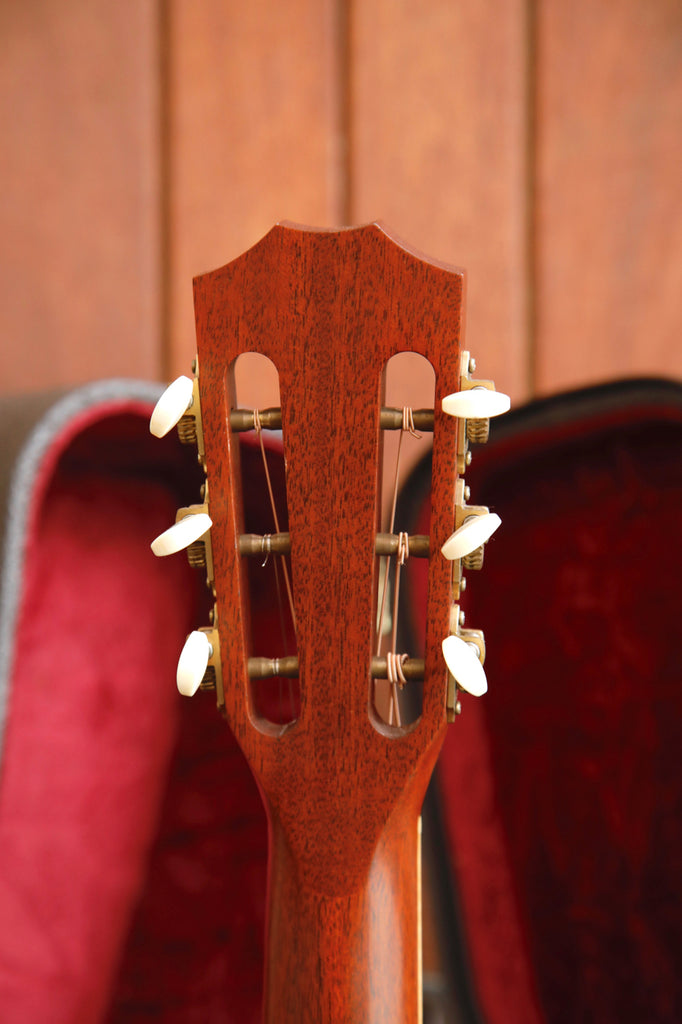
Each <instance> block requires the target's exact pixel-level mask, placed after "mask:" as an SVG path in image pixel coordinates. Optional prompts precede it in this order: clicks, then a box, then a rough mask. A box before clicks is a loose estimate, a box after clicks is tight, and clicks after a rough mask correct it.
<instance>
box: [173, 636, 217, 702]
mask: <svg viewBox="0 0 682 1024" xmlns="http://www.w3.org/2000/svg"><path fill="white" fill-rule="evenodd" d="M211 654H212V651H211V645H210V643H209V641H208V637H207V636H206V634H205V633H202V632H201V631H200V630H198V629H197V630H195V631H194V632H193V633H190V635H189V636H188V637H187V639H186V640H185V646H184V647H183V648H182V652H181V654H180V658H179V660H178V671H177V676H176V679H177V684H178V690H179V691H180V693H181V694H182V695H183V697H193V696H194V694H195V693H196V692H197V690H198V689H199V687H200V686H201V680H202V679H203V678H204V675H205V674H206V666H207V665H208V659H209V658H210V657H211Z"/></svg>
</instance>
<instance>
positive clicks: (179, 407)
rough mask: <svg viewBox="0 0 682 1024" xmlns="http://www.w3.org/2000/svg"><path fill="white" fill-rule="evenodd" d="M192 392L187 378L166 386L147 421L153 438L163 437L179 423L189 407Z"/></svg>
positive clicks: (190, 382)
mask: <svg viewBox="0 0 682 1024" xmlns="http://www.w3.org/2000/svg"><path fill="white" fill-rule="evenodd" d="M193 390H194V384H193V382H192V381H191V380H190V378H189V377H178V378H177V379H176V380H174V381H173V383H172V384H169V385H168V387H167V388H166V390H165V391H164V393H163V394H162V395H161V398H160V399H159V400H158V402H157V403H156V405H155V406H154V412H153V413H152V415H151V419H150V420H149V431H150V433H152V434H153V435H154V437H164V436H165V435H166V434H167V433H168V431H169V430H170V429H171V428H172V427H174V426H175V425H176V424H177V423H179V421H180V420H181V419H182V417H183V416H184V415H185V413H186V412H187V410H188V409H189V407H190V405H191V402H192V392H193Z"/></svg>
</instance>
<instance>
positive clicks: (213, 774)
mask: <svg viewBox="0 0 682 1024" xmlns="http://www.w3.org/2000/svg"><path fill="white" fill-rule="evenodd" d="M159 393H160V389H159V388H157V387H156V386H151V385H148V384H140V383H136V382H131V381H107V382H102V383H98V384H94V385H89V386H87V387H84V388H82V389H80V390H78V391H76V392H73V393H71V394H68V395H66V396H62V397H61V398H58V399H57V398H56V397H55V396H49V397H48V398H33V399H18V398H17V399H6V400H5V401H4V402H3V403H2V408H0V432H1V433H2V438H3V446H2V451H3V453H4V462H5V467H4V468H5V472H3V473H0V479H1V480H2V484H1V485H0V486H1V490H0V499H2V502H3V506H4V508H5V510H6V512H7V515H6V530H5V546H4V557H3V588H2V605H1V611H0V630H1V632H0V640H1V646H0V1020H2V1021H3V1024H45V1022H50V1024H95V1022H97V1024H99V1022H102V1021H110V1022H119V1021H120V1022H123V1021H125V1022H135V1021H143V1020H144V1021H148V1020H150V1019H153V1020H157V1021H163V1022H164V1024H176V1022H177V1024H180V1022H182V1024H190V1022H194V1021H201V1022H202V1024H210V1022H216V1024H217V1022H221V1024H222V1022H225V1024H251V1022H253V1024H256V1022H257V1021H259V1019H260V1000H261V986H262V979H261V975H262V964H263V927H264V912H265V911H264V908H265V873H266V862H267V827H266V822H265V817H264V813H263V810H262V805H261V801H260V797H259V794H258V791H257V789H256V786H255V783H254V781H253V779H252V776H251V773H250V771H249V769H248V767H247V765H246V763H245V761H244V759H243V757H242V756H241V753H240V751H239V750H238V748H237V746H236V743H235V742H234V740H232V738H231V735H230V734H229V731H228V730H227V729H226V727H225V724H224V722H223V720H222V718H221V717H220V715H219V714H218V713H217V711H216V707H215V696H214V695H213V694H212V693H203V692H200V693H198V694H197V695H196V696H195V697H194V698H193V699H192V700H191V701H189V700H186V699H183V698H181V697H180V696H179V694H178V693H177V690H176V687H175V666H176V662H177V657H178V653H179V651H180V650H181V648H182V644H183V642H184V638H185V636H186V634H187V633H188V632H189V631H190V630H191V629H193V628H195V627H196V626H198V625H201V624H207V615H208V601H207V590H206V588H205V586H204V585H203V583H202V580H201V577H200V574H199V573H197V571H196V570H193V569H191V568H190V567H189V565H188V564H187V559H186V558H185V557H183V556H182V555H180V556H176V557H174V558H164V559H156V558H154V556H153V555H152V554H151V552H150V549H149V543H150V541H151V540H152V539H153V538H154V537H155V536H156V535H157V534H159V533H160V532H161V531H162V530H164V529H165V528H166V527H167V526H169V525H170V524H171V523H172V522H173V521H174V518H175V511H176V509H177V508H178V507H179V506H181V505H186V504H188V503H191V502H192V501H196V500H198V492H199V486H200V475H199V472H198V467H197V464H196V449H191V448H186V447H183V446H181V445H180V444H179V442H178V441H177V438H176V436H175V431H173V433H172V436H169V437H167V438H165V439H164V440H163V441H159V440H157V439H156V438H152V437H150V435H149V430H148V420H149V413H150V411H151V409H152V407H153V404H154V402H155V400H156V398H157V397H158V395H159ZM252 456H253V457H252ZM242 466H243V474H244V479H245V495H246V497H245V504H246V506H247V508H246V512H247V515H251V516H252V519H253V521H254V522H255V523H256V524H258V517H259V515H260V516H261V517H262V512H261V510H262V509H266V510H267V508H268V507H269V506H268V504H267V493H266V490H265V483H264V482H263V472H262V465H261V464H260V454H259V453H257V452H256V451H255V450H253V452H251V453H250V452H249V451H248V449H245V451H244V454H243V458H242ZM271 474H272V476H273V481H274V485H275V487H276V488H278V489H280V490H282V489H283V473H282V470H281V467H280V468H279V469H278V467H277V465H275V466H273V467H272V468H271ZM261 525H263V524H261ZM262 532H265V529H263V530H262ZM255 600H256V602H257V603H258V602H260V603H261V604H262V605H263V606H264V609H265V612H266V613H267V612H268V611H269V608H270V605H272V603H273V602H272V598H271V597H269V596H268V595H264V594H261V593H258V592H256V594H255ZM266 621H267V620H266Z"/></svg>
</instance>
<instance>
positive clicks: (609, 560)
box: [0, 381, 682, 1024]
mask: <svg viewBox="0 0 682 1024" xmlns="http://www.w3.org/2000/svg"><path fill="white" fill-rule="evenodd" d="M158 393H159V392H158V389H156V388H155V387H153V386H151V385H147V384H139V383H135V382H131V381H113V382H102V383H99V384H95V385H89V386H87V387H85V388H82V389H79V390H78V391H76V392H73V393H71V394H69V395H66V396H62V397H59V398H56V397H55V396H50V397H49V398H48V399H44V398H41V399H32V400H30V401H29V400H19V399H11V400H5V401H4V403H3V404H2V408H0V431H1V433H2V437H3V447H2V451H3V456H4V461H5V469H6V472H4V473H0V501H2V503H3V506H4V507H5V508H6V510H7V515H6V531H5V547H4V556H3V583H2V604H1V606H0V864H1V867H0V1019H1V1020H2V1021H3V1022H6V1024H44V1022H46V1021H49V1022H50V1024H95V1022H101V1021H106V1022H110V1024H119V1022H121V1024H122V1022H126V1024H129V1022H133V1024H135V1022H141V1021H149V1020H157V1021H163V1022H164V1024H194V1022H199V1021H201V1024H251V1022H253V1024H257V1022H258V1021H259V1019H260V1000H261V984H262V982H261V977H262V960H263V926H264V912H265V910H264V908H265V877H266V860H267V828H266V822H265V818H264V814H263V811H262V807H261V802H260V797H259V795H258V792H257V788H256V786H255V783H254V782H253V779H252V777H251V774H250V772H249V770H248V767H247V766H246V763H245V761H244V759H243V758H242V756H241V754H240V752H239V750H238V748H237V746H236V744H235V743H234V741H233V740H232V739H231V737H230V734H229V732H228V731H227V730H226V728H225V726H224V723H223V721H222V720H221V718H220V716H219V715H218V714H217V713H216V709H215V700H214V697H213V695H212V694H211V693H203V692H200V693H198V694H197V695H196V696H195V697H194V698H192V700H191V701H188V700H185V699H182V698H180V697H179V695H178V694H177V691H176V689H175V685H174V677H175V665H176V661H177V655H178V652H179V650H180V649H181V647H182V643H183V641H184V637H185V636H186V634H187V632H188V631H189V630H191V629H192V628H194V627H196V626H197V625H200V624H202V623H206V622H207V608H208V604H207V594H206V590H205V587H204V586H203V584H202V581H201V578H200V575H199V574H198V573H197V572H196V571H195V570H192V569H190V568H189V566H188V565H187V563H186V560H185V559H184V558H183V557H182V556H176V557H174V558H167V559H155V558H153V556H151V554H150V551H149V542H150V540H151V539H152V538H153V537H154V536H156V535H157V534H158V533H160V532H161V531H162V530H163V529H165V527H166V526H168V525H169V524H170V523H171V522H172V521H173V519H174V515H175V510H176V509H177V508H178V507H179V506H181V505H185V504H188V503H191V502H192V501H196V500H197V494H198V488H199V484H200V478H199V473H198V467H197V465H196V456H195V454H194V453H193V450H192V449H188V448H185V447H183V446H181V445H180V444H179V443H178V442H177V440H176V438H175V436H174V435H173V436H169V437H167V438H165V439H164V440H163V441H161V442H160V441H158V440H156V439H154V438H150V436H149V433H148V429H147V420H148V415H149V411H150V409H151V407H152V405H153V403H154V401H155V399H156V397H157V395H158ZM681 433H682V390H681V389H680V388H679V387H677V386H676V385H673V384H669V383H664V382H642V383H630V384H626V385H618V386H616V385H614V386H611V387H608V388H601V389H593V390H590V391H587V392H579V393H576V394H574V395H567V396H563V397H560V398H556V399H551V400H547V401H544V402H540V403H536V404H534V405H531V406H528V407H526V408H525V409H522V410H519V411H518V412H516V413H512V414H511V415H510V416H509V417H506V418H505V419H503V420H501V421H499V423H497V424H495V425H494V432H493V437H492V440H491V442H490V444H489V445H488V446H486V447H485V448H481V449H480V450H476V454H475V457H474V463H473V466H472V467H471V469H470V471H468V473H467V480H468V481H469V482H470V483H471V488H472V499H471V500H472V501H473V502H476V503H488V504H490V506H491V507H492V508H494V509H495V510H497V511H498V512H500V514H501V516H502V519H503V528H502V530H500V531H499V532H498V534H496V535H495V537H494V538H493V539H492V540H491V541H490V543H489V545H488V550H487V554H486V564H485V566H484V570H483V572H482V573H481V574H480V576H476V575H475V574H474V573H470V574H469V577H470V578H469V584H470V585H469V587H468V590H467V592H466V594H465V597H466V604H465V607H466V612H467V625H472V626H479V625H480V626H482V627H483V628H484V629H485V632H486V639H487V643H488V656H487V660H486V670H487V673H488V678H489V681H490V692H489V693H488V694H487V695H486V697H484V698H482V699H480V700H475V699H474V698H470V697H467V696H466V695H463V697H462V706H463V710H462V715H461V716H460V718H459V719H458V721H457V722H456V723H455V724H454V725H453V726H451V727H450V729H449V732H448V737H447V740H446V744H445V748H444V752H443V756H442V759H441V766H440V769H439V772H438V776H437V780H436V783H435V784H434V786H433V787H432V789H431V791H430V793H429V796H428V798H427V804H426V806H425V836H426V844H427V853H428V857H427V861H428V863H427V868H428V869H429V870H430V873H431V878H432V886H434V887H435V890H436V897H437V898H436V899H435V900H434V903H435V906H436V908H437V910H438V912H439V927H440V936H441V950H442V961H443V969H444V973H445V974H446V976H447V981H448V985H449V989H450V1000H451V1004H452V1006H453V1009H452V1011H447V1015H446V1013H445V1011H442V1010H441V1011H438V1009H437V1007H436V1005H435V1002H434V1005H433V1007H432V1011H433V1016H432V1018H431V1019H432V1020H433V1021H436V1020H439V1021H440V1020H447V1021H448V1024H452V1022H453V1021H455V1020H456V1021H461V1022H470V1021H471V1022H480V1021H490V1022H491V1024H498V1022H499V1024H516V1022H518V1024H521V1022H523V1024H529V1022H535V1021H543V1022H548V1024H549V1022H554V1021H562V1022H563V1021H576V1022H577V1021H581V1022H582V1021H588V1020H595V1021H597V1020H598V1021H600V1022H607V1024H608V1022H611V1021H613V1022H616V1021H618V1022H619V1024H622V1022H623V1021H625V1022H627V1021H633V1022H634V1021H638V1022H639V1021H641V1020H647V1021H654V1022H657V1021H666V1022H668V1021H670V1022H672V1021H677V1020H679V1019H682V983H681V982H680V980H679V977H678V975H679V971H678V964H679V961H680V952H681V951H682V950H681V941H680V940H681V932H682V924H681V920H682V916H681V914H680V896H679V892H678V888H679V885H678V878H679V874H680V871H679V861H680V858H681V856H682V855H681V854H680V851H681V850H682V841H681V840H682V836H681V835H680V831H681V830H682V825H681V824H680V822H681V820H682V819H681V816H680V796H681V793H682V777H681V770H680V764H679V750H680V747H681V746H682V742H681V741H682V736H681V735H680V734H681V732H682V726H681V725H680V722H681V721H682V714H681V712H682V707H681V706H680V705H681V704H682V694H681V691H680V687H679V681H678V676H679V657H678V655H677V645H676V644H675V643H674V641H675V640H676V634H677V631H678V616H676V614H675V611H676V609H679V605H680V599H679V597H678V596H677V595H678V589H677V580H678V578H679V575H680V572H679V570H680V558H681V556H680V550H679V544H678V543H677V537H676V530H675V526H676V522H677V517H678V515H679V507H680V497H681V492H682V469H681V468H680V465H679V460H678V458H677V452H678V450H679V441H680V436H681ZM242 466H243V474H244V481H245V485H244V495H245V504H246V506H247V509H246V514H247V516H248V517H249V518H250V520H251V521H252V522H253V527H254V530H256V531H260V532H267V530H268V525H267V523H259V516H261V517H262V515H263V510H264V509H265V510H267V508H268V504H267V496H266V491H265V483H264V481H263V474H262V467H261V465H260V454H259V453H258V452H257V451H256V450H253V452H251V453H249V450H248V448H245V449H244V452H243V458H242ZM271 473H272V474H273V478H274V486H275V490H276V491H277V490H279V491H281V490H282V488H283V476H282V471H281V466H278V464H277V463H276V462H273V464H272V465H271ZM428 491H429V471H428V466H427V465H423V466H421V467H419V468H418V470H417V471H416V472H415V474H414V476H413V479H411V480H410V481H409V485H408V487H406V488H405V491H404V494H403V497H402V500H401V505H402V509H401V515H402V517H403V521H404V522H409V524H410V527H409V528H410V529H413V530H414V531H415V532H420V530H419V522H420V519H421V518H422V517H423V516H424V514H425V512H426V507H427V503H428ZM407 571H408V572H409V576H408V577H407V579H409V588H410V590H411V593H412V596H413V598H414V600H415V602H416V601H418V599H419V596H420V594H422V593H423V589H424V586H425V581H424V579H423V578H421V577H420V574H419V561H418V560H413V561H412V562H408V567H407ZM407 586H408V584H407V582H405V583H403V587H407ZM407 592H408V593H409V591H407ZM253 593H254V595H255V596H254V600H255V601H256V604H257V605H259V606H260V609H261V612H262V613H263V616H264V619H265V626H264V629H266V630H267V629H268V628H269V627H268V625H267V624H268V616H269V615H272V616H273V619H274V616H275V615H276V611H275V608H274V598H273V596H272V594H271V593H269V592H261V591H259V590H258V589H254V590H253ZM402 605H403V608H405V607H406V606H407V607H409V606H410V602H405V601H403V602H402ZM403 628H404V630H405V631H410V630H412V631H414V629H415V626H414V623H413V622H412V621H411V620H410V617H409V615H408V616H407V618H406V621H405V622H404V623H403ZM415 642H416V643H418V638H416V637H415ZM403 649H407V647H406V646H404V645H403ZM439 1012H440V1016H438V1014H439Z"/></svg>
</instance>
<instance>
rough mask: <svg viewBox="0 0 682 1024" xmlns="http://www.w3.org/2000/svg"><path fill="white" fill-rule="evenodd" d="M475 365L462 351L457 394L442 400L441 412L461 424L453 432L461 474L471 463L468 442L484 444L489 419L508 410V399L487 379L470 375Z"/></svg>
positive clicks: (467, 354)
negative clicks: (478, 378)
mask: <svg viewBox="0 0 682 1024" xmlns="http://www.w3.org/2000/svg"><path fill="white" fill-rule="evenodd" d="M475 365H476V364H475V362H474V360H473V359H472V358H471V355H470V353H469V352H466V351H464V352H462V357H461V364H460V378H459V391H456V392H454V393H453V394H451V395H447V397H446V398H444V399H443V412H445V413H447V414H448V415H449V416H456V417H457V418H458V419H459V420H460V421H461V426H460V429H459V430H458V432H457V472H458V473H459V474H460V475H463V474H464V473H465V472H466V468H467V466H468V465H470V463H471V452H470V451H469V442H471V443H472V444H484V443H485V442H486V441H487V440H488V434H489V430H490V417H491V416H500V415H502V413H505V412H508V410H509V405H510V402H509V396H508V395H505V394H503V393H502V392H501V391H496V390H495V385H494V383H493V382H492V381H491V380H475V379H473V378H472V377H471V373H472V372H473V371H474V369H475Z"/></svg>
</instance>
